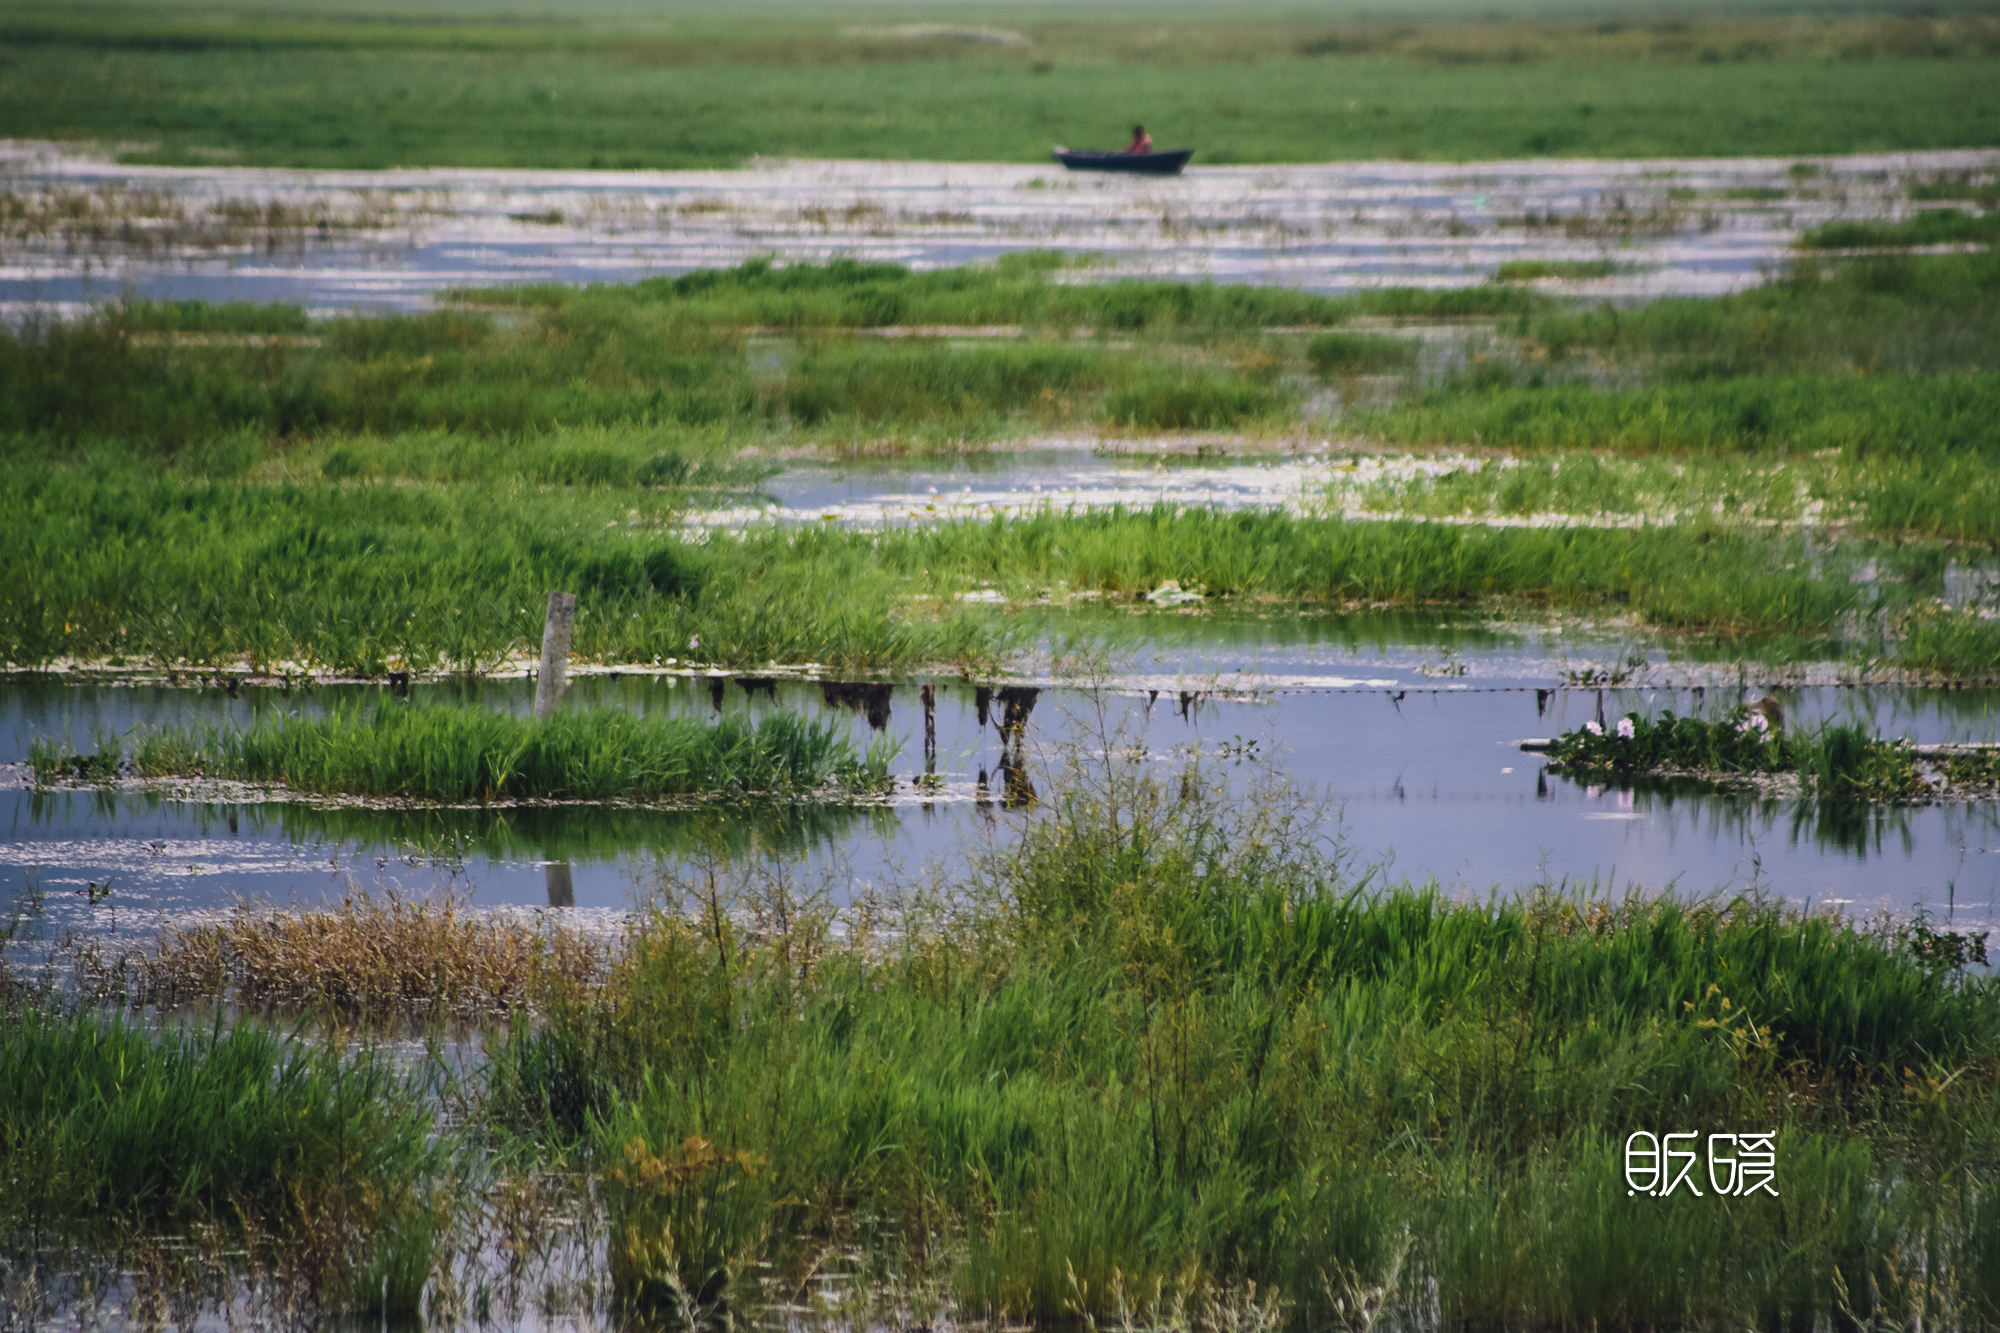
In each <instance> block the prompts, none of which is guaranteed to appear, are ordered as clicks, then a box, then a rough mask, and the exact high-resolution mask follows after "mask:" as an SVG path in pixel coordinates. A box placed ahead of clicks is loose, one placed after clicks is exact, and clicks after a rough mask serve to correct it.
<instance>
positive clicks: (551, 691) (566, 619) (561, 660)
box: [535, 592, 576, 721]
mask: <svg viewBox="0 0 2000 1333" xmlns="http://www.w3.org/2000/svg"><path fill="white" fill-rule="evenodd" d="M575 629H576V594H575V593H573V592H552V593H550V594H549V619H548V623H547V625H545V626H544V627H543V629H542V674H541V675H539V676H537V677H535V718H536V720H537V721H546V720H547V718H548V716H549V714H551V713H553V712H555V711H556V705H557V704H559V703H561V702H562V694H563V681H564V678H565V677H566V676H567V675H568V674H569V638H570V634H571V632H572V631H573V630H575Z"/></svg>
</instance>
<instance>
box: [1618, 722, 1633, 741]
mask: <svg viewBox="0 0 2000 1333" xmlns="http://www.w3.org/2000/svg"><path fill="white" fill-rule="evenodd" d="M1634 730H1635V729H1634V727H1633V726H1632V719H1631V718H1629V717H1621V718H1619V719H1618V739H1619V740H1621V741H1629V740H1631V739H1632V733H1633V731H1634Z"/></svg>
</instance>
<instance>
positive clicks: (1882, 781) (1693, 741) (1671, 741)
mask: <svg viewBox="0 0 2000 1333" xmlns="http://www.w3.org/2000/svg"><path fill="white" fill-rule="evenodd" d="M1628 731H1629V733H1630V734H1627V732H1628ZM1549 756H1550V761H1551V763H1552V764H1555V765H1560V766H1562V767H1564V768H1571V769H1576V770H1583V771H1605V772H1613V773H1648V772H1658V771H1660V770H1663V769H1673V770H1689V771H1693V772H1697V773H1703V774H1716V775H1721V776H1726V777H1742V776H1756V775H1771V774H1779V773H1788V774H1795V775H1797V776H1798V777H1799V778H1800V779H1801V780H1802V781H1803V782H1804V783H1805V784H1806V785H1807V787H1808V788H1809V789H1810V790H1811V791H1812V792H1813V793H1814V794H1815V795H1816V796H1818V797H1819V798H1820V799H1822V800H1853V799H1863V800H1898V799H1906V798H1908V797H1911V796H1915V795H1919V794H1921V793H1923V792H1924V790H1925V789H1924V787H1923V785H1922V783H1921V782H1920V781H1919V779H1918V776H1917V762H1916V751H1915V750H1914V749H1913V748H1912V747H1911V746H1910V745H1909V744H1907V743H1901V742H1896V741H1883V740H1879V739H1877V738H1875V737H1873V736H1870V735H1869V734H1868V733H1867V732H1866V731H1865V730H1863V729H1862V728H1861V727H1859V726H1857V725H1853V724H1834V723H1829V724H1826V725H1823V726H1819V727H1815V728H1796V727H1795V728H1790V729H1788V728H1786V727H1785V725H1784V723H1783V717H1782V714H1781V715H1780V716H1779V721H1778V723H1777V724H1776V725H1773V724H1772V723H1771V721H1770V720H1769V719H1768V718H1767V717H1766V716H1765V715H1764V714H1762V713H1759V712H1757V711H1755V710H1754V709H1752V708H1750V707H1748V706H1744V707H1739V708H1737V709H1735V710H1734V711H1733V712H1731V713H1729V714H1728V715H1726V716H1724V717H1721V718H1715V719H1704V718H1698V717H1676V716H1674V714H1673V713H1672V712H1671V711H1669V712H1665V713H1662V714H1660V715H1659V716H1658V717H1645V716H1642V715H1641V714H1638V713H1631V714H1628V715H1626V716H1625V717H1623V718H1620V719H1618V720H1617V722H1615V723H1614V724H1613V725H1612V726H1611V727H1610V728H1609V729H1608V730H1607V729H1602V728H1599V727H1598V724H1597V723H1595V722H1591V723H1587V724H1585V725H1584V726H1581V727H1578V728H1576V729H1575V730H1573V731H1569V732H1565V733H1564V734H1563V735H1562V736H1560V737H1558V738H1557V739H1556V742H1555V744H1554V746H1553V747H1551V749H1550V750H1549Z"/></svg>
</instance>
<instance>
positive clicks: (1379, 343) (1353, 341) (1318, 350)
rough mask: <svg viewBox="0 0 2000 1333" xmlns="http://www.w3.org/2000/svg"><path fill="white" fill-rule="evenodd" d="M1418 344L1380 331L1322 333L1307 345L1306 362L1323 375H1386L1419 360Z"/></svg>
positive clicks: (1405, 368)
mask: <svg viewBox="0 0 2000 1333" xmlns="http://www.w3.org/2000/svg"><path fill="white" fill-rule="evenodd" d="M1416 359H1417V344H1416V343H1415V342H1413V341H1412V340H1411V339H1408V338H1393V337H1388V336H1385V335H1383V334H1379V333H1322V334H1320V335H1319V336H1318V337H1316V338H1314V339H1313V340H1312V341H1311V342H1309V343H1307V344H1306V361H1307V363H1308V364H1310V365H1311V366H1312V368H1313V369H1314V370H1317V371H1318V372H1319V373H1320V374H1322V375H1383V374H1394V373H1396V372H1397V371H1403V370H1408V369H1409V368H1410V367H1411V366H1412V365H1414V364H1415V363H1416Z"/></svg>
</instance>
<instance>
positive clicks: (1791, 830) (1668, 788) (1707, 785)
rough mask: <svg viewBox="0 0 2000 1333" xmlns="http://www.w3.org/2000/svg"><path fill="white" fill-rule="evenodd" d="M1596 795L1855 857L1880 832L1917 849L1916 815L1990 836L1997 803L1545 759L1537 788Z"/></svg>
mask: <svg viewBox="0 0 2000 1333" xmlns="http://www.w3.org/2000/svg"><path fill="white" fill-rule="evenodd" d="M1550 778H1554V779H1555V780H1556V781H1558V782H1562V783H1567V784H1568V785H1570V786H1573V787H1575V788H1578V789H1580V790H1581V791H1582V792H1583V794H1584V795H1585V796H1586V797H1589V798H1591V799H1597V798H1599V797H1602V796H1603V795H1605V794H1606V793H1611V794H1613V795H1614V796H1616V798H1617V804H1618V806H1619V808H1620V809H1621V810H1627V811H1630V812H1631V813H1632V814H1633V816H1634V817H1640V816H1645V815H1651V814H1659V815H1662V816H1671V817H1673V819H1674V820H1675V822H1677V823H1681V824H1684V825H1686V826H1688V827H1691V828H1700V827H1702V826H1703V825H1706V826H1707V827H1708V829H1709V830H1710V831H1711V832H1712V833H1714V834H1717V835H1724V836H1728V837H1731V838H1735V839H1738V840H1741V841H1744V842H1746V843H1753V844H1754V843H1760V842H1771V841H1773V840H1778V839H1782V841H1783V843H1784V845H1786V846H1789V847H1802V846H1811V847H1815V848H1818V849H1820V850H1823V851H1828V852H1834V853H1837V854H1839V855H1841V856H1844V857H1850V858H1852V859H1854V860H1856V861H1866V860H1867V859H1868V858H1870V857H1871V856H1872V857H1875V858H1877V859H1880V858H1881V857H1882V856H1883V853H1884V850H1885V846H1884V844H1885V840H1886V841H1888V842H1889V843H1890V845H1892V846H1893V847H1894V849H1895V850H1897V851H1899V852H1900V853H1901V854H1902V856H1903V857H1905V858H1907V857H1909V856H1911V855H1913V854H1915V852H1916V850H1917V836H1918V833H1917V829H1918V823H1919V821H1920V820H1923V819H1927V818H1930V819H1936V820H1937V822H1938V823H1939V824H1941V825H1942V831H1943V833H1944V841H1945V842H1946V844H1947V846H1958V847H1965V846H1967V845H1969V844H1973V843H1979V842H1987V841H1994V840H1995V839H1996V835H2000V806H1996V805H1995V804H1994V803H1993V802H1991V801H1974V802H1952V803H1935V804H1918V803H1913V802H1888V801H1853V800H1838V799H1823V798H1820V797H1815V796H1811V795H1798V794H1791V795H1777V794H1773V793H1768V792H1763V793H1760V792H1758V791H1756V790H1755V789H1746V788H1744V787H1742V786H1737V785H1727V784H1719V783H1715V782H1710V781H1704V780H1703V779H1700V778H1694V777H1686V776H1677V777H1661V776H1655V775H1652V774H1644V773H1639V774H1616V775H1614V774H1601V773H1590V774H1580V773H1568V772H1565V771H1563V770H1560V769H1554V768H1547V767H1544V769H1543V772H1542V776H1541V777H1540V778H1539V779H1538V782H1537V788H1536V794H1537V796H1539V797H1541V798H1542V799H1544V800H1546V799H1548V798H1549V797H1550V795H1551V791H1550V787H1549V779H1550Z"/></svg>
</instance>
